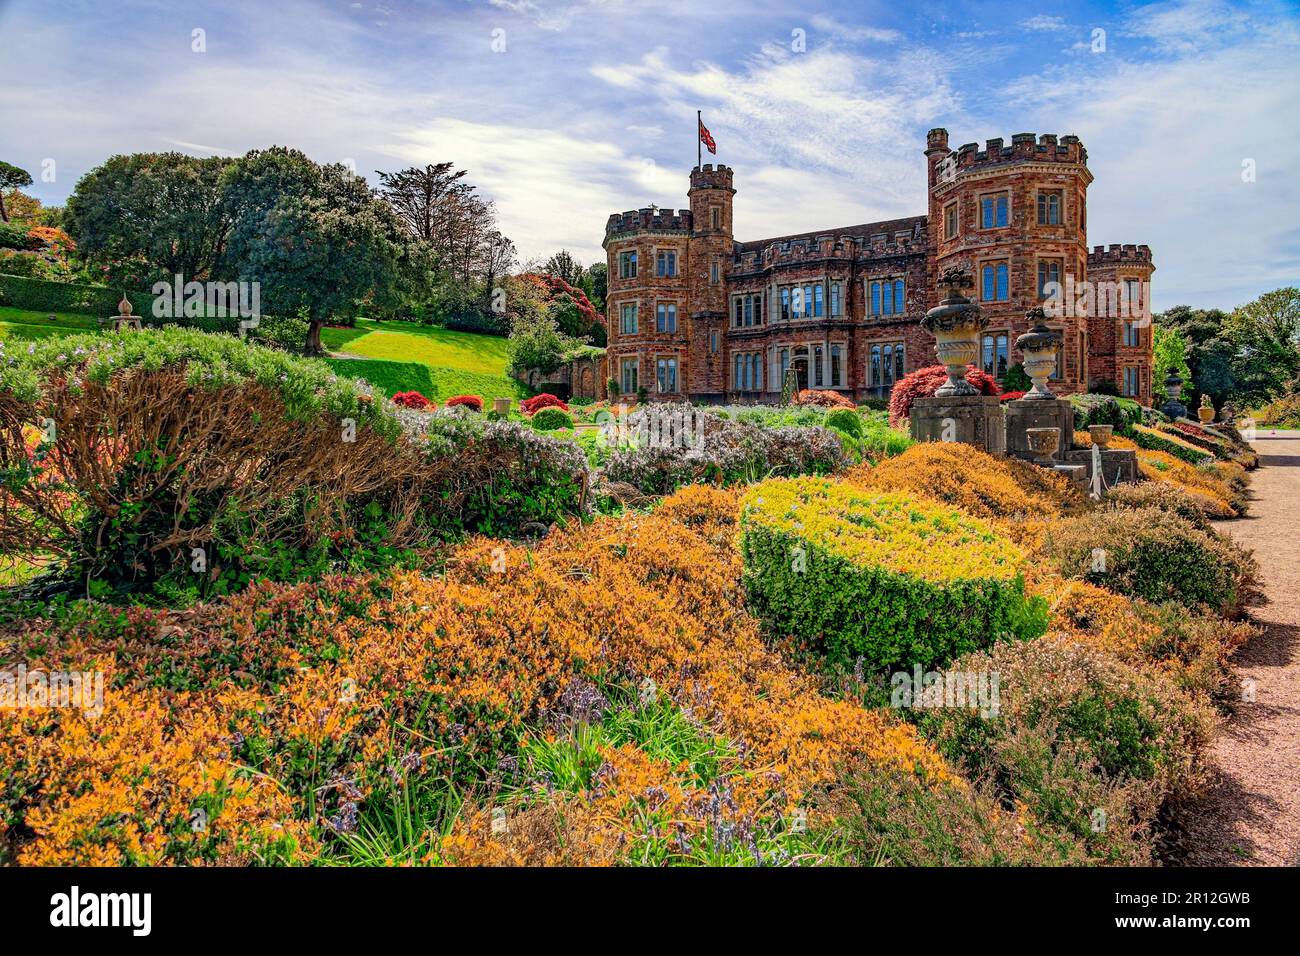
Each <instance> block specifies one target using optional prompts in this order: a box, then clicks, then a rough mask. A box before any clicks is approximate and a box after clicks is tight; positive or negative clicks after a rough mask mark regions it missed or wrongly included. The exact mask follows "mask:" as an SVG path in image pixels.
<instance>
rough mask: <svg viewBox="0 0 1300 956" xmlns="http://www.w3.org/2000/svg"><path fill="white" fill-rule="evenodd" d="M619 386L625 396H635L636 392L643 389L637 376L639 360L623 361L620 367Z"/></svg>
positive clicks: (628, 359) (627, 359)
mask: <svg viewBox="0 0 1300 956" xmlns="http://www.w3.org/2000/svg"><path fill="white" fill-rule="evenodd" d="M619 372H620V375H619V385H620V387H621V388H622V390H623V394H624V395H634V394H636V390H637V389H638V388H640V387H641V383H640V382H639V381H638V375H637V360H636V359H634V358H625V359H623V362H622V364H621V365H620V366H619Z"/></svg>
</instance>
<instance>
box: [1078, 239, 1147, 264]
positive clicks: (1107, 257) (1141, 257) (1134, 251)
mask: <svg viewBox="0 0 1300 956" xmlns="http://www.w3.org/2000/svg"><path fill="white" fill-rule="evenodd" d="M1118 265H1126V266H1149V265H1151V247H1150V246H1146V245H1135V244H1133V243H1123V244H1121V243H1118V242H1112V243H1111V244H1110V248H1107V247H1105V246H1094V247H1093V249H1092V251H1091V252H1089V253H1088V268H1089V269H1099V268H1102V267H1103V266H1118Z"/></svg>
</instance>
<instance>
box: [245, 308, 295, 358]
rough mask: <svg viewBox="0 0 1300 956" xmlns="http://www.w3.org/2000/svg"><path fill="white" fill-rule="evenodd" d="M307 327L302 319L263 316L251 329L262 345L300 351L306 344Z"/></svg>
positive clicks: (288, 350) (285, 350)
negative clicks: (255, 326) (254, 327)
mask: <svg viewBox="0 0 1300 956" xmlns="http://www.w3.org/2000/svg"><path fill="white" fill-rule="evenodd" d="M236 321H238V320H236ZM307 329H308V325H307V322H306V321H305V320H304V319H297V318H280V317H275V316H263V317H262V318H261V319H260V320H259V321H258V324H257V328H256V329H254V330H253V336H254V338H255V340H256V341H257V342H259V343H260V344H262V345H269V346H270V347H271V348H276V349H280V350H281V351H284V352H293V353H300V352H302V350H303V346H305V345H306V344H307Z"/></svg>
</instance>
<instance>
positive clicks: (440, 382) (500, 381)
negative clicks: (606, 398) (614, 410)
mask: <svg viewBox="0 0 1300 956" xmlns="http://www.w3.org/2000/svg"><path fill="white" fill-rule="evenodd" d="M95 328H98V321H97V320H96V318H95V317H94V316H90V315H74V314H71V313H64V314H60V315H59V316H58V318H57V320H56V321H55V322H51V321H50V318H49V314H48V313H44V312H32V311H29V310H24V309H12V308H0V339H9V340H11V341H19V342H27V341H32V340H34V339H40V338H46V337H49V336H53V335H68V334H70V333H73V332H83V331H86V330H88V329H95ZM321 341H322V342H323V343H324V345H325V347H326V348H327V349H329V350H330V351H333V352H341V353H345V354H347V355H356V356H365V357H364V358H341V359H335V358H332V359H327V361H328V362H329V363H330V364H331V365H332V366H333V367H334V368H335V369H336V370H337V371H338V373H339V374H340V375H347V376H348V377H350V378H364V379H365V380H366V381H368V382H370V383H372V384H373V385H374V386H375V387H376V388H379V389H380V390H381V391H383V392H384V393H385V394H387V395H392V394H393V393H394V392H409V391H411V390H412V389H414V390H415V391H417V392H420V393H421V394H422V395H424V396H425V397H426V398H428V399H430V400H431V401H434V402H438V403H439V404H441V403H442V402H445V401H446V400H447V399H449V398H451V397H452V396H453V395H478V396H480V397H481V398H482V399H483V400H484V401H485V402H491V401H492V399H494V398H507V397H508V398H523V397H526V396H527V395H529V394H531V393H530V392H529V391H528V390H527V389H526V388H524V386H522V385H520V384H519V383H518V382H516V381H515V380H514V379H512V378H510V376H508V375H507V374H506V340H505V339H504V338H501V337H500V336H496V335H479V334H476V333H474V332H451V331H448V330H447V329H438V328H433V327H432V326H427V325H416V324H415V323H409V322H383V323H380V322H374V321H371V320H370V319H358V320H357V327H356V328H355V329H328V328H327V329H324V330H323V331H322V332H321Z"/></svg>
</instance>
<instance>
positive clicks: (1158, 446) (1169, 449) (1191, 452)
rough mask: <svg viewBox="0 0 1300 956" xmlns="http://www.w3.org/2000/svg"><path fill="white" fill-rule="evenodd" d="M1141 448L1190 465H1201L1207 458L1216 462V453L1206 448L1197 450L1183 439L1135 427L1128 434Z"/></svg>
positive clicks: (1143, 426)
mask: <svg viewBox="0 0 1300 956" xmlns="http://www.w3.org/2000/svg"><path fill="white" fill-rule="evenodd" d="M1126 434H1127V435H1128V436H1129V437H1130V438H1131V439H1133V441H1134V442H1136V443H1137V446H1138V447H1139V448H1146V449H1149V450H1150V451H1162V452H1164V453H1165V454H1167V455H1173V456H1174V457H1175V458H1179V459H1181V460H1183V461H1185V462H1187V463H1188V464H1189V465H1199V464H1200V463H1201V462H1203V461H1205V460H1206V459H1207V458H1208V459H1210V460H1211V461H1213V460H1214V453H1213V452H1209V451H1206V450H1205V449H1204V448H1197V447H1196V446H1194V445H1191V444H1189V443H1187V442H1185V441H1183V440H1181V439H1178V438H1175V437H1174V436H1172V435H1163V434H1161V433H1160V432H1158V431H1156V430H1155V429H1154V428H1148V427H1146V426H1145V425H1141V426H1133V427H1131V428H1130V429H1129V431H1128V432H1127V433H1126Z"/></svg>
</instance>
